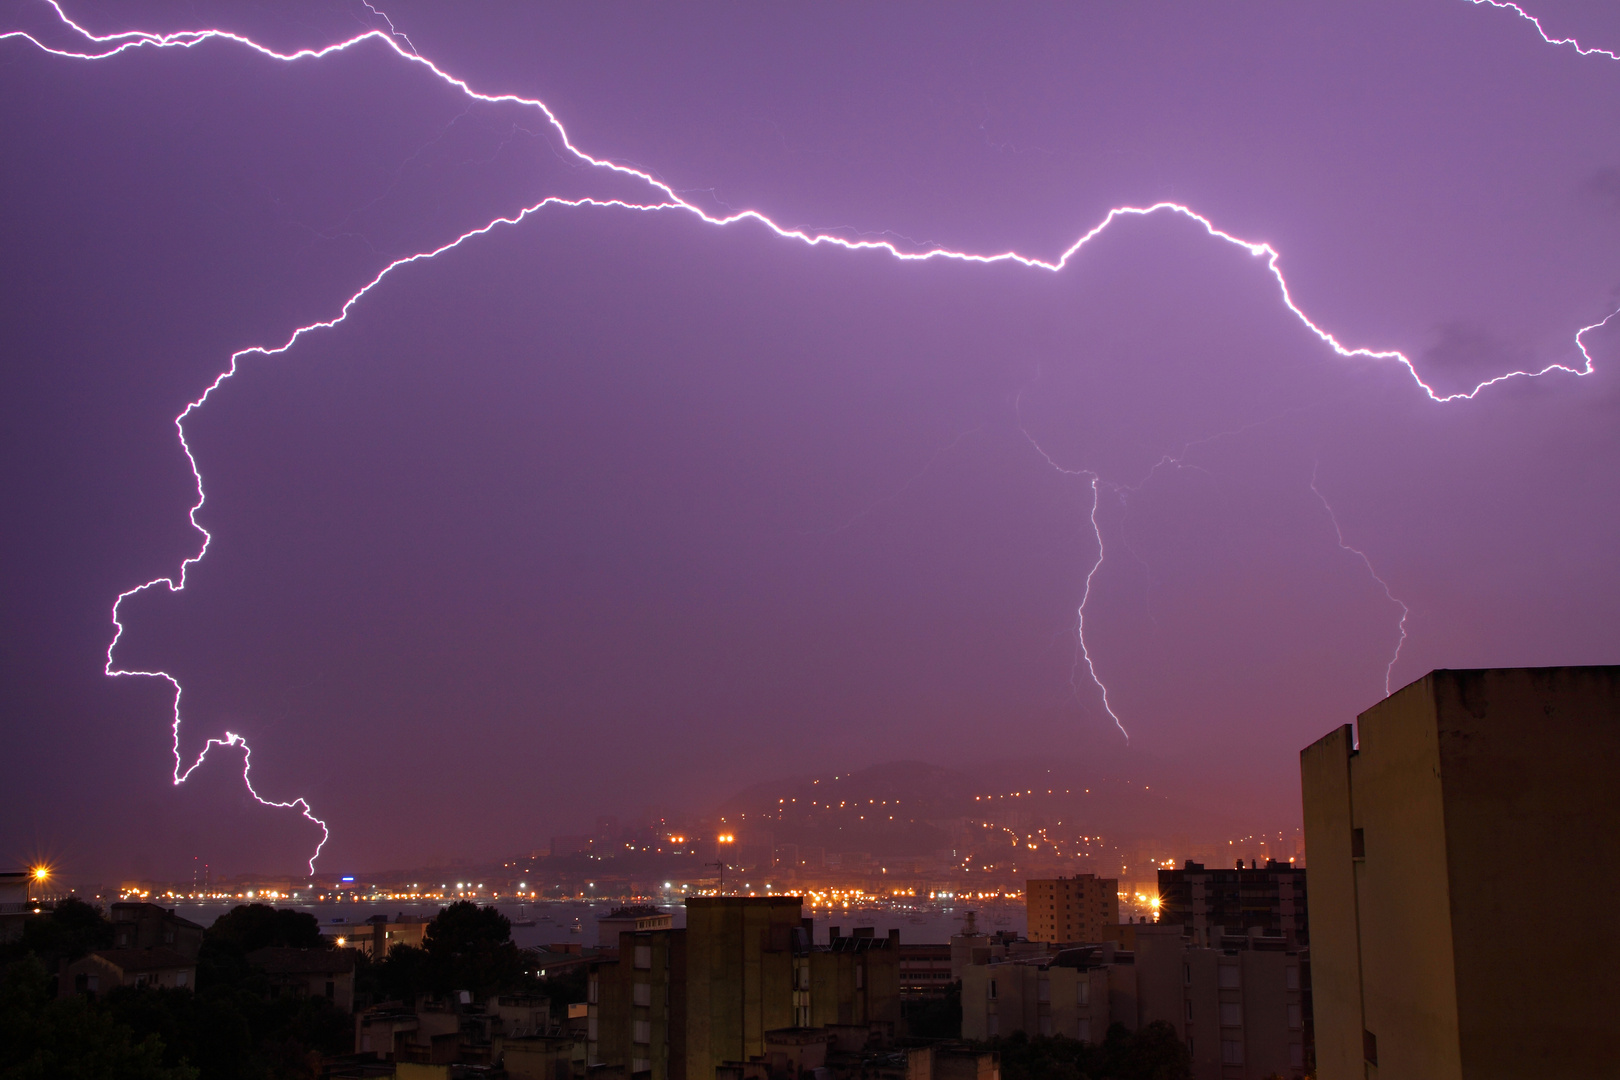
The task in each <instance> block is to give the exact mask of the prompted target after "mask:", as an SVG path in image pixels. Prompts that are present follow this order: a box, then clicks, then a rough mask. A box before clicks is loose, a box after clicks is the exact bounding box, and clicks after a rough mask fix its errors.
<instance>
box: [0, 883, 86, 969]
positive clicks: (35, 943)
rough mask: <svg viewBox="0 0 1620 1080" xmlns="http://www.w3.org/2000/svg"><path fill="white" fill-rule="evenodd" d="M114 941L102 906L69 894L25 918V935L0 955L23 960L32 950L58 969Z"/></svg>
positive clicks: (48, 964) (23, 931)
mask: <svg viewBox="0 0 1620 1080" xmlns="http://www.w3.org/2000/svg"><path fill="white" fill-rule="evenodd" d="M112 943H113V931H112V923H110V922H108V921H107V919H106V917H105V916H103V915H102V914H101V909H100V908H98V907H95V906H93V905H91V904H87V903H85V902H84V901H83V900H80V899H78V898H76V897H71V896H70V897H68V898H67V899H66V900H59V901H57V903H56V906H55V907H54V908H52V909H51V910H50V911H44V912H41V913H40V914H38V915H33V916H30V917H29V918H28V919H26V920H24V921H23V926H22V937H21V938H19V939H18V940H17V941H15V942H13V943H11V944H10V945H7V946H6V947H5V951H4V953H0V957H3V958H4V959H15V960H20V959H22V958H23V957H24V956H27V955H28V954H29V953H32V954H34V955H35V956H37V957H39V958H40V960H42V961H43V962H44V963H45V967H46V970H47V971H55V970H56V969H57V968H58V966H60V965H61V964H64V963H69V962H71V961H74V960H77V959H79V957H81V956H83V955H85V954H86V953H89V952H94V951H95V950H96V949H107V948H111V947H112Z"/></svg>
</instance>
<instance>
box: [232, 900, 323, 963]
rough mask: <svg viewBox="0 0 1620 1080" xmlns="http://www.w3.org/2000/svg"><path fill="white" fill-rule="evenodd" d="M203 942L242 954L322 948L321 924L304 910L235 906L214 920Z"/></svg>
mask: <svg viewBox="0 0 1620 1080" xmlns="http://www.w3.org/2000/svg"><path fill="white" fill-rule="evenodd" d="M203 940H204V941H205V942H206V943H207V944H210V945H213V946H214V947H215V948H218V949H221V950H228V951H230V952H235V953H241V954H243V955H246V954H247V953H250V952H252V951H253V950H255V949H263V948H266V947H267V946H278V947H281V948H288V949H324V948H327V947H328V944H327V941H326V939H325V938H323V937H321V924H320V923H319V922H317V921H316V919H315V916H313V915H311V914H309V913H308V912H305V911H293V910H291V909H289V908H273V907H271V906H270V905H268V904H238V905H237V906H236V907H234V908H232V909H231V910H230V911H227V912H226V913H225V914H223V915H221V916H220V917H219V918H217V919H215V920H214V925H213V926H210V927H209V928H208V931H207V932H206V933H205V934H204V935H203Z"/></svg>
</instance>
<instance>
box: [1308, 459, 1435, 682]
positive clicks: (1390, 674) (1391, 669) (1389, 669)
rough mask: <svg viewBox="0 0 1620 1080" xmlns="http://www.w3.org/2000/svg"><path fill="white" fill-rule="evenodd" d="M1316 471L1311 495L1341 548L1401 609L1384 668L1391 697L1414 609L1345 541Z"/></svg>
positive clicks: (1365, 557)
mask: <svg viewBox="0 0 1620 1080" xmlns="http://www.w3.org/2000/svg"><path fill="white" fill-rule="evenodd" d="M1316 470H1317V466H1316V465H1313V466H1311V485H1310V486H1311V494H1313V495H1315V496H1316V497H1317V498H1318V499H1319V500H1321V503H1322V509H1324V510H1326V511H1327V516H1328V520H1329V521H1331V522H1332V523H1333V534H1334V535H1335V536H1336V537H1338V540H1339V547H1341V548H1342V549H1344V550H1345V551H1348V552H1349V553H1350V554H1352V555H1354V556H1355V557H1356V558H1358V559H1360V560H1361V565H1363V566H1365V567H1366V568H1367V573H1369V574H1371V575H1372V579H1373V580H1374V581H1376V582H1378V587H1379V588H1381V589H1383V590H1384V596H1385V598H1386V599H1388V600H1389V602H1390V603H1392V604H1394V605H1395V606H1397V607H1399V608H1400V609H1401V624H1400V634H1401V636H1400V637H1399V638H1398V639H1397V640H1396V642H1395V652H1394V653H1393V654H1392V655H1391V656H1390V658H1389V664H1388V665H1387V666H1386V667H1385V668H1384V696H1385V697H1389V692H1390V682H1391V680H1392V679H1393V678H1394V675H1395V662H1396V661H1398V660H1399V659H1400V658H1401V648H1402V647H1403V646H1404V645H1405V644H1406V619H1407V617H1408V616H1409V615H1411V614H1412V609H1411V608H1409V607H1407V606H1406V604H1405V603H1404V602H1402V600H1401V598H1400V597H1398V596H1396V595H1395V594H1394V593H1393V592H1391V591H1390V588H1389V582H1387V581H1385V580H1384V579H1383V578H1381V577H1379V576H1378V571H1377V570H1374V569H1373V564H1372V560H1371V559H1369V558H1368V557H1367V553H1366V552H1365V551H1362V550H1361V549H1360V548H1358V547H1351V546H1350V544H1349V543H1348V542H1347V541H1346V540H1345V538H1344V529H1343V528H1342V527H1340V525H1339V515H1338V514H1336V513H1334V512H1333V504H1332V503H1330V502H1328V500H1327V496H1326V495H1324V494H1322V489H1321V488H1319V487H1317V486H1316Z"/></svg>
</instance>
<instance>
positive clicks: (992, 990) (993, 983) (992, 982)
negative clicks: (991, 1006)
mask: <svg viewBox="0 0 1620 1080" xmlns="http://www.w3.org/2000/svg"><path fill="white" fill-rule="evenodd" d="M995 998H996V980H994V979H991V980H990V1000H991V1001H994V1000H995Z"/></svg>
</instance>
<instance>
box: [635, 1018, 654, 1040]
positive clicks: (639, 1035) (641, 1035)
mask: <svg viewBox="0 0 1620 1080" xmlns="http://www.w3.org/2000/svg"><path fill="white" fill-rule="evenodd" d="M630 1028H631V1033H630V1041H631V1042H636V1043H650V1042H652V1021H651V1020H636V1021H633V1022H632V1023H631V1025H630Z"/></svg>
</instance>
